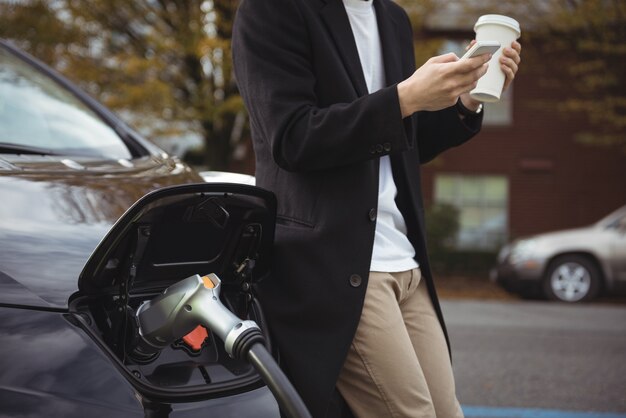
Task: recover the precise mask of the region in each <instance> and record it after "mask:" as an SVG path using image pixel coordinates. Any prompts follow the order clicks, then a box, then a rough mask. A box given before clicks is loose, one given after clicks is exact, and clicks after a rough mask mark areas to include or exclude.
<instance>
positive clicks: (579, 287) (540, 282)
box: [492, 206, 626, 302]
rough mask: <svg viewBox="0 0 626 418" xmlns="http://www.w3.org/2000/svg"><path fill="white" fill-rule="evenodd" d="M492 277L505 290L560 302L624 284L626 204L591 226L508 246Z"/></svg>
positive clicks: (584, 298)
mask: <svg viewBox="0 0 626 418" xmlns="http://www.w3.org/2000/svg"><path fill="white" fill-rule="evenodd" d="M492 279H493V280H495V281H496V282H497V283H499V284H500V285H502V286H503V287H504V288H505V289H507V290H509V291H511V292H515V293H521V294H527V295H537V294H538V295H540V296H543V297H545V298H548V299H552V300H558V301H562V302H581V301H588V300H592V299H594V298H595V297H596V296H598V295H599V294H600V293H601V292H605V293H622V292H623V291H624V289H626V206H623V207H621V208H619V209H617V210H616V211H614V212H612V213H611V214H609V215H607V216H605V217H604V218H602V219H600V220H599V221H597V222H596V223H594V224H592V225H588V226H585V227H582V228H576V229H568V230H565V231H555V232H548V233H544V234H538V235H535V236H532V237H526V238H520V239H517V240H515V241H514V242H512V243H510V244H508V245H506V246H504V247H503V248H502V249H501V250H500V254H499V255H498V264H497V266H496V267H495V268H494V269H493V270H492Z"/></svg>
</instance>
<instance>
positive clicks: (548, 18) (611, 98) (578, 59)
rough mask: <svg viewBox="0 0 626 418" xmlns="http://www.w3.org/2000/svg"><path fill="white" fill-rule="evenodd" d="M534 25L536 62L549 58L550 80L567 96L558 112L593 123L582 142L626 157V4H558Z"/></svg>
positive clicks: (603, 0) (614, 0) (584, 0)
mask: <svg viewBox="0 0 626 418" xmlns="http://www.w3.org/2000/svg"><path fill="white" fill-rule="evenodd" d="M532 25H533V26H532V27H533V34H532V35H533V36H532V39H533V40H536V42H535V43H536V46H537V52H538V56H536V58H537V59H536V61H539V60H540V57H543V59H544V60H545V58H546V57H549V61H550V62H552V66H551V68H549V69H548V71H546V73H545V74H546V75H548V76H551V77H549V80H550V81H551V82H552V83H553V84H556V85H557V86H558V87H559V90H560V91H562V92H564V95H563V96H562V97H558V98H556V100H555V101H554V102H553V103H554V105H555V108H556V109H558V110H559V111H561V112H563V113H564V114H566V115H571V116H582V117H583V118H584V119H586V120H587V121H588V122H589V128H588V129H582V130H579V131H578V133H577V139H578V140H579V141H581V142H584V143H588V144H594V145H600V146H608V147H613V148H621V149H622V150H623V151H624V152H626V78H625V77H624V74H626V2H624V1H622V0H559V1H552V2H550V3H549V7H548V13H544V14H538V15H537V16H536V21H535V22H532Z"/></svg>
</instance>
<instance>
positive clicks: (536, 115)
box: [423, 19, 626, 248]
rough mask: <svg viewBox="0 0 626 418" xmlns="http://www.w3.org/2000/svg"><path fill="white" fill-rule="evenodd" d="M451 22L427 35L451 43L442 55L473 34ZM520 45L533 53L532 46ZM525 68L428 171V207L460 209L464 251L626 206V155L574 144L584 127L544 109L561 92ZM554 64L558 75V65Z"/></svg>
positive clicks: (441, 23)
mask: <svg viewBox="0 0 626 418" xmlns="http://www.w3.org/2000/svg"><path fill="white" fill-rule="evenodd" d="M471 21H472V20H470V22H471ZM451 22H454V19H452V20H450V19H448V20H443V21H442V20H441V19H439V21H435V22H433V24H432V25H431V26H430V28H429V30H428V31H427V32H428V33H429V34H430V35H431V36H432V37H439V38H444V39H448V41H447V42H445V43H444V45H443V47H442V49H441V52H442V53H443V52H449V51H454V50H455V49H456V51H455V52H457V53H462V50H461V51H459V48H460V47H461V46H464V45H466V44H467V42H468V40H469V39H471V38H472V37H473V32H467V31H466V32H462V31H457V30H455V29H454V28H455V25H450V23H451ZM446 23H448V24H446ZM465 28H467V25H465ZM522 42H523V48H524V52H525V54H524V53H523V56H524V55H528V52H529V51H531V49H532V48H533V45H531V44H529V43H528V42H524V41H523V38H522ZM525 65H526V66H525ZM528 65H529V64H528V63H526V62H522V67H521V69H520V71H519V73H518V75H517V77H516V80H515V83H514V85H513V88H512V89H511V90H510V92H509V94H507V95H506V97H504V98H503V100H501V102H499V103H497V104H488V105H486V117H485V121H484V124H483V130H482V132H481V133H480V134H479V135H478V136H477V137H476V138H474V139H473V140H472V141H470V142H469V143H467V144H464V145H463V146H462V147H459V148H457V149H452V150H450V151H448V152H446V153H444V154H443V155H441V156H440V157H439V158H437V159H436V160H435V161H433V162H431V163H430V164H427V165H425V166H424V179H423V187H424V194H425V199H426V204H427V205H428V204H432V203H435V202H449V203H453V204H455V205H457V206H458V207H459V209H460V210H461V233H460V236H459V240H458V243H459V244H460V246H462V247H467V248H476V247H478V248H497V247H498V245H499V244H500V243H501V242H503V241H506V240H509V239H512V238H516V237H519V236H524V235H529V234H534V233H540V232H546V231H550V230H556V229H563V228H572V227H578V226H583V225H587V224H590V223H593V222H594V221H596V220H598V219H599V218H601V217H603V216H604V215H607V214H608V213H609V212H611V211H613V210H614V209H617V208H618V207H620V206H622V205H624V204H626V153H624V152H622V151H620V150H617V149H613V150H607V149H602V148H598V147H591V146H587V145H583V144H580V143H578V142H576V141H575V139H574V136H575V132H576V128H579V127H581V123H582V122H580V121H578V120H576V119H575V118H569V119H565V118H564V117H563V116H562V115H560V114H559V113H557V112H556V111H554V110H552V109H550V107H546V105H545V104H546V101H545V99H548V98H554V97H558V91H555V90H553V89H547V88H545V86H544V85H543V84H542V82H541V74H539V73H538V72H537V70H536V69H534V68H528ZM552 65H553V66H554V67H553V68H551V69H550V70H552V71H559V68H558V65H559V63H558V62H557V61H555V62H554V63H553V64H552ZM550 96H552V97H550ZM538 103H543V106H539V105H538ZM624 134H625V135H626V132H625V133H624Z"/></svg>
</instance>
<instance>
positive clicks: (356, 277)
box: [350, 274, 363, 287]
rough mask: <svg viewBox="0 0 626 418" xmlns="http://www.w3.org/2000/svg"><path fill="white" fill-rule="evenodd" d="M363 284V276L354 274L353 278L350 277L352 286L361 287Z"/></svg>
mask: <svg viewBox="0 0 626 418" xmlns="http://www.w3.org/2000/svg"><path fill="white" fill-rule="evenodd" d="M362 282H363V280H362V279H361V276H359V275H358V274H353V275H352V276H350V286H352V287H359V286H361V283H362Z"/></svg>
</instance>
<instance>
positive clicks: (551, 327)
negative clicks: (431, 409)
mask: <svg viewBox="0 0 626 418" xmlns="http://www.w3.org/2000/svg"><path fill="white" fill-rule="evenodd" d="M442 306H443V310H444V315H445V317H446V323H447V325H448V330H449V334H450V339H451V343H452V350H453V364H454V373H455V376H456V382H457V394H458V397H459V400H460V401H461V404H462V405H463V407H464V411H465V414H466V416H467V417H468V418H469V417H476V418H479V417H480V418H483V417H494V418H518V417H520V418H527V417H536V418H540V417H544V418H552V417H554V418H556V417H559V418H561V417H563V418H570V417H571V418H592V417H599V418H613V417H620V418H621V417H624V418H626V305H594V304H584V305H576V306H571V305H564V304H558V303H550V302H524V301H506V302H493V301H468V300H444V301H443V303H442Z"/></svg>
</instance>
